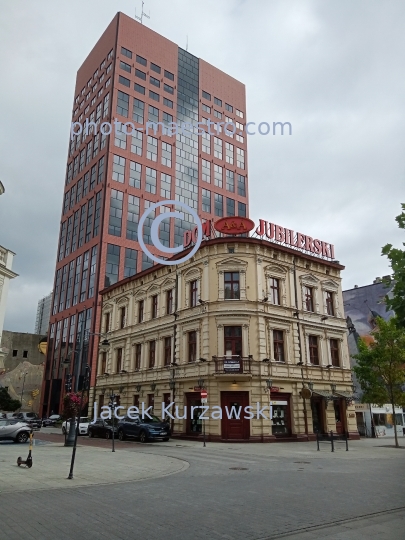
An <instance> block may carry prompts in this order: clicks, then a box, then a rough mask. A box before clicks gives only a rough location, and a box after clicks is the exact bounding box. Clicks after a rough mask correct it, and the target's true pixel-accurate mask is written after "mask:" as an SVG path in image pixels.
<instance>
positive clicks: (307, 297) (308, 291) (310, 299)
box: [304, 287, 314, 311]
mask: <svg viewBox="0 0 405 540" xmlns="http://www.w3.org/2000/svg"><path fill="white" fill-rule="evenodd" d="M304 301H305V309H306V311H314V290H313V288H312V287H305V288H304Z"/></svg>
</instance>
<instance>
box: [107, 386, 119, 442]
mask: <svg viewBox="0 0 405 540" xmlns="http://www.w3.org/2000/svg"><path fill="white" fill-rule="evenodd" d="M116 398H117V396H116V395H115V394H111V396H110V401H109V403H108V406H109V407H110V409H111V420H112V450H111V452H115V445H114V440H115V439H114V416H115V407H116V405H117V401H116Z"/></svg>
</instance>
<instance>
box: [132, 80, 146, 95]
mask: <svg viewBox="0 0 405 540" xmlns="http://www.w3.org/2000/svg"><path fill="white" fill-rule="evenodd" d="M134 88H135V92H138V93H139V94H143V95H145V87H144V86H142V85H141V84H138V83H135V86H134Z"/></svg>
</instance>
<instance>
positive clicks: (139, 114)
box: [132, 98, 145, 124]
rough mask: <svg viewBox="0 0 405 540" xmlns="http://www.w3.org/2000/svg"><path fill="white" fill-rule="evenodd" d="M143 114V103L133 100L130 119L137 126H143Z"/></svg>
mask: <svg viewBox="0 0 405 540" xmlns="http://www.w3.org/2000/svg"><path fill="white" fill-rule="evenodd" d="M144 112H145V103H144V102H143V101H141V100H139V99H137V98H134V107H133V111H132V119H133V120H135V122H137V123H138V124H143V120H144V116H145V114H144Z"/></svg>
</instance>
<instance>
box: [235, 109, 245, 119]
mask: <svg viewBox="0 0 405 540" xmlns="http://www.w3.org/2000/svg"><path fill="white" fill-rule="evenodd" d="M235 112H236V116H239V118H243V117H244V114H243V112H242V111H239V110H238V109H236V111H235Z"/></svg>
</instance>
